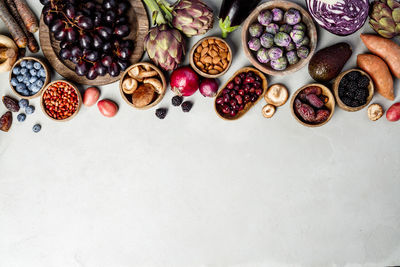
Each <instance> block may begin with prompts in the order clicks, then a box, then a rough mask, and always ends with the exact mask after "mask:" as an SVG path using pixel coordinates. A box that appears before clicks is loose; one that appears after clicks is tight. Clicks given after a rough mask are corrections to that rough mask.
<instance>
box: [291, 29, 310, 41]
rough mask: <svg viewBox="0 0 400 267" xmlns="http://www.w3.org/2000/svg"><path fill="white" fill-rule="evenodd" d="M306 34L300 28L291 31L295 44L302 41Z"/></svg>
mask: <svg viewBox="0 0 400 267" xmlns="http://www.w3.org/2000/svg"><path fill="white" fill-rule="evenodd" d="M305 36H306V34H305V33H304V32H303V31H300V30H293V31H291V32H290V37H291V38H292V40H293V42H294V43H295V44H298V43H300V42H301V41H303V39H304V37H305Z"/></svg>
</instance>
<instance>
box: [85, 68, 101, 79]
mask: <svg viewBox="0 0 400 267" xmlns="http://www.w3.org/2000/svg"><path fill="white" fill-rule="evenodd" d="M98 75H99V74H98V73H97V69H96V67H95V66H94V65H93V66H92V67H91V68H90V69H89V71H88V73H87V74H86V78H88V79H89V80H94V79H96V78H97V76H98Z"/></svg>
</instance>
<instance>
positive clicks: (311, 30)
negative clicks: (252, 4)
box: [242, 0, 317, 76]
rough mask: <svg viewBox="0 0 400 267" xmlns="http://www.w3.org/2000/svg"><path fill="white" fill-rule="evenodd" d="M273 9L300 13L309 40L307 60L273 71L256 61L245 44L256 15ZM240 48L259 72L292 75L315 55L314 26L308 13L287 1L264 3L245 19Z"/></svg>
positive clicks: (315, 36) (315, 32) (255, 57)
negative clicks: (241, 47)
mask: <svg viewBox="0 0 400 267" xmlns="http://www.w3.org/2000/svg"><path fill="white" fill-rule="evenodd" d="M273 8H280V9H282V10H284V11H286V10H288V9H289V8H295V9H297V10H298V11H300V13H301V16H302V22H303V23H304V24H305V25H306V26H307V30H308V31H307V34H308V37H309V38H310V44H309V45H308V47H309V48H310V54H309V55H308V57H307V58H305V59H303V58H302V59H300V61H299V62H298V63H296V64H294V65H288V67H287V68H286V69H285V70H274V69H273V68H271V67H270V66H269V65H268V64H263V63H260V62H259V61H258V60H257V56H256V52H253V51H251V50H250V49H249V47H248V46H247V42H248V41H249V37H250V35H249V26H250V25H251V24H253V23H254V22H256V21H257V17H258V14H259V13H260V12H261V11H262V10H264V9H273ZM242 46H243V50H244V53H245V54H246V56H247V58H248V59H249V60H250V62H251V63H252V64H253V65H254V66H255V67H256V68H257V69H259V70H261V71H262V72H264V73H267V74H269V75H276V76H282V75H286V74H290V73H294V72H296V71H298V70H300V69H301V68H303V67H304V66H305V65H306V64H307V63H308V62H309V61H310V59H311V57H312V56H313V55H314V53H315V49H316V48H317V29H316V28H315V24H314V22H313V20H312V18H311V16H310V15H309V14H308V12H307V11H306V10H305V9H304V8H302V7H301V6H299V5H297V4H295V3H292V2H288V1H281V0H278V1H269V2H266V3H264V4H262V5H259V6H258V7H257V8H256V9H255V10H254V11H253V12H251V14H250V15H249V16H248V17H247V19H246V21H245V22H244V24H243V28H242Z"/></svg>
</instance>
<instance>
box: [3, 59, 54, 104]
mask: <svg viewBox="0 0 400 267" xmlns="http://www.w3.org/2000/svg"><path fill="white" fill-rule="evenodd" d="M23 60H33V61H36V62H39V63H40V64H41V65H42V66H43V69H44V71H45V72H46V78H45V81H44V83H43V86H42V88H40V90H39V91H37V92H36V93H35V94H33V95H30V96H26V95H22V94H20V93H18V92H17V90H16V89H15V88H14V86H13V85H12V84H11V79H12V78H13V77H16V76H18V75H15V74H13V69H14V68H15V67H17V66H19V65H20V64H21V61H23ZM9 82H10V86H11V89H12V90H13V91H14V93H15V94H17V95H18V96H19V97H21V98H25V99H32V98H36V97H38V96H40V95H41V93H42V91H43V89H44V88H45V87H46V85H47V84H48V83H49V82H50V73H49V68H48V67H47V65H46V64H45V63H44V62H43V61H42V60H40V59H37V58H35V57H23V58H20V59H19V60H17V61H16V62H15V63H14V65H13V67H12V68H11V71H10V78H9Z"/></svg>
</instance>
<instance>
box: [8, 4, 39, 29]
mask: <svg viewBox="0 0 400 267" xmlns="http://www.w3.org/2000/svg"><path fill="white" fill-rule="evenodd" d="M14 3H15V6H16V7H17V10H18V13H19V14H20V15H21V18H22V20H23V21H24V23H25V27H26V29H27V30H28V31H29V32H31V33H34V32H37V30H38V29H39V24H38V20H37V18H36V16H35V14H33V12H32V10H31V9H30V8H29V6H28V4H27V3H26V1H25V0H14Z"/></svg>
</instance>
